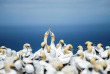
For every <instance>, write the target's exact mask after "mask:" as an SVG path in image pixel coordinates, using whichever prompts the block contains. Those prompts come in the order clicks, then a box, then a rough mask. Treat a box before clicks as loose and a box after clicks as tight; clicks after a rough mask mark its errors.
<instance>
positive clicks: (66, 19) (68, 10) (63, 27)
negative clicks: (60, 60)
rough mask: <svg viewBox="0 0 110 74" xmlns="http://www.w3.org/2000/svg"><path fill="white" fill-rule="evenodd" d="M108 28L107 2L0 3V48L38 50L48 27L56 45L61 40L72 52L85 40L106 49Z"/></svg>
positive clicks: (41, 0)
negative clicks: (52, 33)
mask: <svg viewBox="0 0 110 74" xmlns="http://www.w3.org/2000/svg"><path fill="white" fill-rule="evenodd" d="M109 27H110V0H0V46H2V45H4V46H7V47H9V48H12V49H14V50H17V51H18V50H21V49H22V46H23V44H24V43H30V44H31V45H32V47H33V50H34V51H37V50H38V49H40V43H41V42H42V41H43V36H44V33H45V32H46V31H47V30H48V29H49V28H51V30H52V32H54V33H55V36H56V41H55V43H56V44H57V43H58V42H59V40H60V39H64V41H65V43H66V44H68V43H70V44H72V45H73V47H74V49H76V47H77V46H78V45H82V46H84V43H85V41H92V42H93V43H95V44H96V45H97V44H98V43H102V44H103V45H104V46H107V45H110V39H109V38H110V34H109V33H110V29H109ZM48 41H49V42H50V37H49V40H48ZM49 42H48V43H49Z"/></svg>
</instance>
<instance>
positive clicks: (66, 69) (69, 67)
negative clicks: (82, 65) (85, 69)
mask: <svg viewBox="0 0 110 74" xmlns="http://www.w3.org/2000/svg"><path fill="white" fill-rule="evenodd" d="M62 72H64V73H65V74H68V73H72V74H73V73H74V74H78V70H77V68H76V66H75V65H67V66H65V67H64V68H63V69H62Z"/></svg>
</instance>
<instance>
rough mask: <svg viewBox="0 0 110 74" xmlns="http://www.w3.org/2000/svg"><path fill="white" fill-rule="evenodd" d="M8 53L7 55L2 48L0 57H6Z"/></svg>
mask: <svg viewBox="0 0 110 74" xmlns="http://www.w3.org/2000/svg"><path fill="white" fill-rule="evenodd" d="M5 57H6V55H5V51H4V50H3V49H1V48H0V59H3V60H4V59H5Z"/></svg>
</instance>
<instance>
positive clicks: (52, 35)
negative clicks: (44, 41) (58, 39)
mask: <svg viewBox="0 0 110 74" xmlns="http://www.w3.org/2000/svg"><path fill="white" fill-rule="evenodd" d="M50 35H51V44H50V46H51V48H52V49H55V50H56V47H55V44H54V42H55V35H54V33H52V32H51V31H50Z"/></svg>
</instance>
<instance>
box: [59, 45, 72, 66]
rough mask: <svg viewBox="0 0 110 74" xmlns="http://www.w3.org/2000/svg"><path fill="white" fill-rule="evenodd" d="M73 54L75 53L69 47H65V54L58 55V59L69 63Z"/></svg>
mask: <svg viewBox="0 0 110 74" xmlns="http://www.w3.org/2000/svg"><path fill="white" fill-rule="evenodd" d="M72 56H73V53H72V52H71V51H70V50H69V47H66V48H65V49H64V55H61V56H60V57H58V59H59V60H60V61H61V62H62V63H63V64H67V63H68V62H69V61H70V59H71V57H72Z"/></svg>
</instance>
